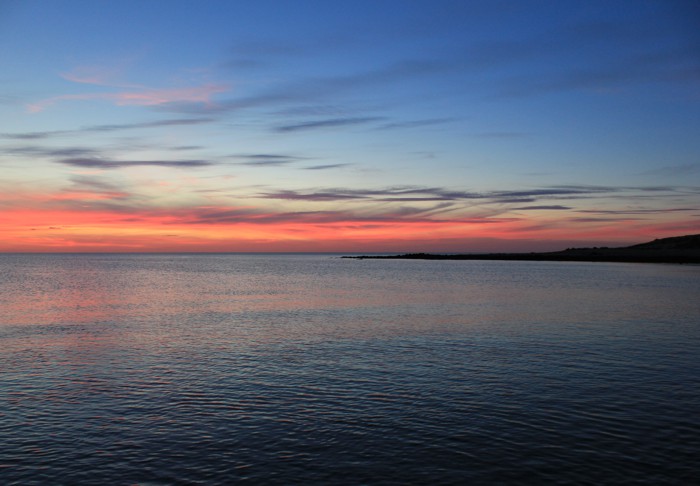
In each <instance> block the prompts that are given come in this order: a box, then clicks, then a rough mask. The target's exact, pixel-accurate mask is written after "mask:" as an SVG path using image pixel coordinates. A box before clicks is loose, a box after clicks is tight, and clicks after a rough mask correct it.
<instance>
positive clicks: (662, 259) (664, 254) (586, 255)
mask: <svg viewBox="0 0 700 486" xmlns="http://www.w3.org/2000/svg"><path fill="white" fill-rule="evenodd" d="M341 258H351V259H356V260H365V259H374V260H504V261H538V262H621V263H692V264H700V251H679V252H674V251H665V250H647V251H637V252H630V251H624V250H621V251H616V250H590V251H581V250H572V251H566V250H565V251H559V252H549V253H483V254H446V255H443V254H432V253H406V254H403V255H381V256H380V255H361V256H343V257H341Z"/></svg>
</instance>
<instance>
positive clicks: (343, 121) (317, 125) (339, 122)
mask: <svg viewBox="0 0 700 486" xmlns="http://www.w3.org/2000/svg"><path fill="white" fill-rule="evenodd" d="M382 119H383V118H382V117H356V118H331V119H326V120H314V121H307V122H301V123H294V124H291V125H282V126H278V127H275V129H274V130H275V131H276V132H281V133H286V132H298V131H302V130H316V129H323V128H335V127H344V126H350V125H363V124H366V123H371V122H375V121H379V120H382Z"/></svg>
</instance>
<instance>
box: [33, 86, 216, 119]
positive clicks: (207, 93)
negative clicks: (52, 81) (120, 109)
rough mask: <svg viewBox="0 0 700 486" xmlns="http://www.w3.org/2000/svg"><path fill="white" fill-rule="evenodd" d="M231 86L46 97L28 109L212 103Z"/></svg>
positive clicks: (36, 110) (37, 110)
mask: <svg viewBox="0 0 700 486" xmlns="http://www.w3.org/2000/svg"><path fill="white" fill-rule="evenodd" d="M229 89H230V87H229V86H227V85H221V84H206V85H203V86H193V87H184V88H143V89H139V90H135V91H123V92H118V93H81V94H70V95H60V96H54V97H51V98H46V99H43V100H40V101H37V102H35V103H30V104H28V105H27V111H29V112H30V113H38V112H40V111H43V110H45V109H46V108H48V107H50V106H52V105H55V104H56V103H59V102H64V101H87V100H98V101H109V102H112V103H114V104H115V105H118V106H127V105H135V106H159V105H168V104H172V103H191V104H198V105H205V106H207V105H212V97H213V96H214V95H216V94H218V93H225V92H227V91H229Z"/></svg>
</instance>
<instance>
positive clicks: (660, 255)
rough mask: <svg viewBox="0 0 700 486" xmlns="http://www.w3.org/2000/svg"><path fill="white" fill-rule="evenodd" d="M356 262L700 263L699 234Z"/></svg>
mask: <svg viewBox="0 0 700 486" xmlns="http://www.w3.org/2000/svg"><path fill="white" fill-rule="evenodd" d="M343 258H355V259H360V260H362V259H365V258H372V259H408V260H531V261H559V262H633V263H700V234H697V235H686V236H674V237H671V238H661V239H656V240H654V241H650V242H648V243H641V244H639V245H632V246H625V247H620V248H608V247H593V248H567V249H566V250H562V251H553V252H540V253H468V254H448V255H445V254H432V253H406V254H403V255H382V256H376V255H372V256H345V257H343Z"/></svg>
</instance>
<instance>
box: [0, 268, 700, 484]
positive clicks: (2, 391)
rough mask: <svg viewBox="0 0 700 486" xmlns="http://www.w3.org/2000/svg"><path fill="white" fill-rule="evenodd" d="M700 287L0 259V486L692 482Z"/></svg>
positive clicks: (690, 281)
mask: <svg viewBox="0 0 700 486" xmlns="http://www.w3.org/2000/svg"><path fill="white" fill-rule="evenodd" d="M698 296H700V267H698V266H683V265H642V264H593V263H560V262H543V263H537V262H476V261H475V262H468V261H465V262H440V261H380V260H377V261H372V260H363V261H359V260H342V259H338V258H332V257H329V256H320V255H316V256H300V255H286V256H264V255H208V256H206V255H34V256H32V255H1V256H0V313H1V314H0V372H1V373H2V374H1V375H0V484H22V485H25V484H82V485H85V484H116V485H119V484H125V485H126V484H142V485H154V484H157V485H161V484H163V485H165V484H230V483H234V482H249V483H251V484H309V483H310V484H363V483H364V484H408V483H413V484H428V483H429V484H497V483H515V484H520V483H525V482H528V483H571V484H600V483H608V484H611V483H646V484H690V483H692V482H694V481H696V480H697V478H698V477H700V459H699V458H700V353H699V351H700V299H699V298H698Z"/></svg>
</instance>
